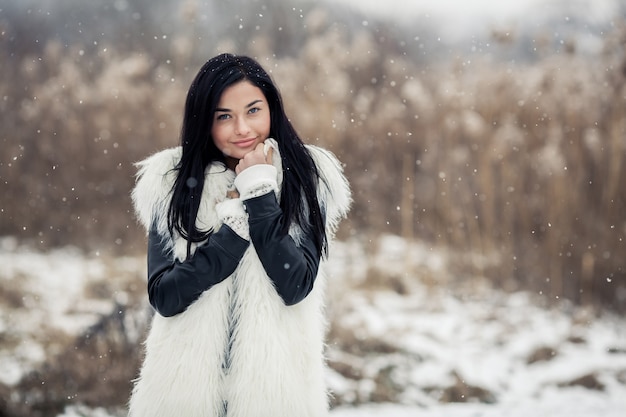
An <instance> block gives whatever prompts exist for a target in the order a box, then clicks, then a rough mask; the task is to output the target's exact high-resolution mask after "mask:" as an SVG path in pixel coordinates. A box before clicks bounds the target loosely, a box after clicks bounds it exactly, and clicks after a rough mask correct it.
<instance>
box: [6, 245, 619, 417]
mask: <svg viewBox="0 0 626 417" xmlns="http://www.w3.org/2000/svg"><path fill="white" fill-rule="evenodd" d="M331 253H332V262H331V264H330V272H331V277H330V283H329V319H330V321H331V326H330V329H329V345H328V358H329V363H330V364H331V368H332V369H331V372H330V373H329V377H328V381H329V385H330V387H331V388H332V389H333V391H334V393H335V408H334V409H333V411H332V413H331V414H332V415H333V416H335V417H369V416H376V417H378V416H390V417H405V416H425V417H504V416H509V417H517V416H519V417H521V416H554V417H566V416H567V417H577V416H581V417H582V416H603V417H618V416H619V417H623V416H625V415H626V319H624V318H623V317H617V316H614V315H611V314H609V313H599V312H596V311H592V310H591V309H582V308H575V307H573V306H571V305H569V304H567V303H561V304H559V305H558V306H556V307H552V308H545V307H542V306H541V305H540V302H539V301H538V300H537V299H536V297H535V296H533V295H532V294H527V293H514V294H505V293H503V292H500V291H497V290H493V289H491V288H490V287H489V286H488V285H486V284H485V283H484V282H483V281H482V280H481V279H480V277H476V278H475V279H474V278H472V279H471V282H460V281H459V280H458V279H455V278H454V277H453V276H451V273H450V272H449V270H448V265H449V264H450V263H451V262H453V258H454V256H453V255H450V254H449V253H447V252H446V251H439V250H435V249H432V248H429V247H427V246H424V245H423V244H421V243H419V242H415V243H409V242H406V241H404V240H402V239H399V238H397V237H393V236H386V237H382V238H381V239H380V242H379V246H378V248H373V249H371V250H370V251H366V250H365V249H364V245H362V244H361V243H360V242H359V241H357V240H353V241H349V242H337V243H336V244H335V246H334V247H333V250H332V252H331ZM0 264H1V265H3V268H2V269H0V285H1V287H2V294H1V295H0V311H1V313H2V314H1V315H0V384H2V385H4V386H6V387H9V388H10V387H14V388H15V387H18V386H19V382H20V380H21V379H22V378H23V377H24V376H25V375H26V374H27V373H28V372H29V371H32V370H36V369H38V367H39V366H41V364H42V363H43V362H44V361H45V360H46V358H47V357H48V356H49V355H51V354H52V353H53V352H54V351H58V350H61V349H65V348H67V346H64V345H62V344H61V343H60V342H58V343H57V342H55V341H54V340H50V337H51V336H50V335H53V334H54V335H58V334H66V335H72V334H74V335H77V334H80V331H81V329H84V328H86V327H87V326H89V325H91V324H93V323H95V322H97V321H98V319H99V318H100V317H102V316H103V315H106V314H110V312H111V310H113V309H114V308H116V307H115V306H119V305H124V304H128V305H132V304H141V303H143V302H145V300H144V301H142V298H143V296H142V293H143V291H145V290H144V288H143V281H142V280H143V279H144V278H143V276H144V265H145V262H144V259H143V258H142V257H127V258H105V257H103V256H99V255H97V254H94V255H90V256H85V255H82V254H81V253H80V252H79V251H78V250H76V249H72V248H67V249H62V250H57V251H52V252H49V253H39V252H35V251H32V250H30V249H29V248H25V247H22V246H20V245H18V244H17V242H15V241H14V240H12V239H10V238H5V239H2V240H0ZM128 331H132V327H129V330H128ZM136 337H138V336H137V335H134V336H132V337H130V339H131V340H132V339H133V338H136ZM137 344H139V341H137ZM4 400H5V401H6V400H8V399H4ZM125 400H126V399H124V398H122V399H120V406H123V403H124V401H125ZM121 415H123V410H122V409H121V408H116V409H112V408H111V407H107V408H106V409H105V408H104V407H103V408H97V407H96V408H93V405H92V407H91V408H89V407H86V406H84V405H82V404H80V403H76V404H70V405H68V406H67V407H66V409H65V411H64V412H63V413H62V414H59V417H60V416H63V417H77V416H92V417H108V416H121Z"/></svg>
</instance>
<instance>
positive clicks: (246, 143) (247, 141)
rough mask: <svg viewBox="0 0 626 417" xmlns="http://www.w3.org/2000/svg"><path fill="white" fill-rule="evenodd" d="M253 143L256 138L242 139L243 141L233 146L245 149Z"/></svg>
mask: <svg viewBox="0 0 626 417" xmlns="http://www.w3.org/2000/svg"><path fill="white" fill-rule="evenodd" d="M255 141H256V138H250V139H244V140H240V141H237V142H235V146H237V147H239V148H247V147H249V146H250V145H252V144H253V143H254V142H255Z"/></svg>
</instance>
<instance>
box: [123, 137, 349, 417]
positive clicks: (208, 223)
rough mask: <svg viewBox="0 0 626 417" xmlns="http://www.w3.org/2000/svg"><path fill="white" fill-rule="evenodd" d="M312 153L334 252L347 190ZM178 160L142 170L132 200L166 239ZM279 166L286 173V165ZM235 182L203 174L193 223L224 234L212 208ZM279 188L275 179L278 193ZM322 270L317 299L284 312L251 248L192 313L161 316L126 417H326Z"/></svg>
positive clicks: (326, 160)
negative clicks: (226, 357) (227, 357)
mask: <svg viewBox="0 0 626 417" xmlns="http://www.w3.org/2000/svg"><path fill="white" fill-rule="evenodd" d="M307 148H308V149H309V151H310V153H311V155H312V157H313V159H314V161H315V163H316V165H317V167H318V170H319V172H320V175H321V177H322V180H321V181H320V182H319V187H318V197H319V201H320V205H321V206H323V207H324V208H325V212H326V225H327V226H326V233H327V236H328V240H329V244H330V241H331V239H332V237H333V236H334V232H335V231H336V228H337V226H338V223H339V221H340V220H341V218H343V217H345V215H346V214H347V211H348V209H349V206H350V203H351V195H350V189H349V186H348V183H347V181H346V179H345V177H344V176H343V173H342V169H341V165H340V163H339V162H338V161H337V159H336V158H335V157H334V155H332V154H331V153H330V152H328V151H325V150H323V149H321V148H318V147H315V146H307ZM180 153H181V149H180V147H178V148H172V149H167V150H164V151H161V152H159V153H157V154H155V155H153V156H151V157H149V158H148V159H146V160H145V161H143V162H141V163H139V168H140V169H139V173H138V181H137V184H136V187H135V189H134V190H133V195H132V196H133V203H134V205H135V210H136V212H137V216H138V218H139V220H140V222H141V223H142V224H143V226H144V227H146V229H148V228H149V227H150V226H151V224H152V222H156V225H157V230H158V231H159V233H160V234H161V236H163V237H165V239H168V238H167V236H168V233H167V211H168V207H169V203H170V198H171V193H170V191H171V188H172V184H173V181H174V179H175V175H176V172H175V171H173V170H172V168H174V166H175V165H176V163H177V162H178V160H179V159H180ZM273 159H274V161H275V165H276V166H277V168H278V172H279V173H280V174H282V167H281V166H280V157H279V156H278V155H275V156H274V158H273ZM234 177H235V174H234V172H232V171H230V170H225V168H224V165H222V164H219V163H216V164H212V165H210V166H209V167H208V168H207V170H206V175H205V185H204V189H203V195H202V202H201V205H200V212H199V213H198V219H197V224H198V226H199V227H200V228H201V229H203V230H206V229H208V228H212V229H213V230H217V229H219V227H220V224H219V220H218V217H217V214H216V212H215V205H216V204H217V203H219V202H220V201H222V200H223V199H224V197H225V196H226V191H227V190H228V188H229V187H231V186H232V184H233V181H234ZM281 179H282V175H279V178H278V181H279V188H280V183H281ZM297 233H298V231H297V229H296V228H292V231H291V232H290V234H292V236H293V237H294V240H295V241H296V242H297V241H298V239H297V236H296V235H297ZM168 243H169V245H170V247H172V248H173V253H174V256H175V257H176V258H177V259H179V260H182V259H184V258H185V255H186V242H185V241H184V239H181V238H175V239H173V240H171V239H170V242H168ZM194 249H195V246H194ZM324 269H325V268H324V260H322V262H321V264H320V268H319V272H318V276H317V278H316V281H315V285H314V288H313V290H312V291H311V293H310V294H309V295H308V296H307V297H306V298H305V299H304V300H303V301H302V302H300V303H298V304H296V305H293V306H285V304H284V303H283V301H282V299H281V298H280V296H279V295H278V294H277V293H276V291H275V289H274V287H273V284H272V282H271V280H270V279H269V277H268V276H267V275H266V273H265V270H264V269H263V266H262V265H261V262H260V260H259V258H258V257H257V255H256V252H255V249H254V246H253V245H252V244H251V245H250V246H249V248H248V249H247V251H246V253H245V254H244V256H243V259H242V260H241V262H240V264H239V266H238V267H237V269H236V270H235V272H234V273H233V274H232V275H231V276H230V277H229V278H228V279H226V280H224V281H223V282H221V283H220V284H218V285H216V286H214V287H212V288H211V289H209V290H207V291H205V292H204V293H203V294H202V295H201V296H200V298H199V299H198V300H196V301H195V302H194V303H193V304H191V305H190V306H189V307H188V308H187V310H186V311H184V312H183V313H180V314H178V315H176V316H174V317H169V318H165V317H162V316H160V315H158V314H156V315H155V316H154V318H153V321H152V325H151V328H150V331H149V334H148V337H147V339H146V341H145V358H144V362H143V365H142V367H141V371H140V376H139V378H138V379H137V380H136V381H135V386H134V389H133V393H132V396H131V399H130V404H129V416H131V417H175V416H181V417H226V416H227V417H322V416H325V415H327V412H328V411H327V410H328V398H327V390H326V386H325V383H324V373H325V372H324V370H325V362H324V353H323V350H324V335H325V328H326V321H325V316H324V291H325V286H326V277H325V274H324ZM231 323H234V326H231ZM231 327H232V329H233V331H234V337H232V338H231V335H229V331H230V330H229V329H231ZM231 339H232V341H231ZM229 341H230V343H232V345H231V346H230V356H231V361H230V363H231V365H230V368H229V369H228V371H227V372H226V371H225V370H224V369H223V363H224V355H225V353H226V352H227V350H228V346H227V345H228V343H229ZM225 404H227V410H228V411H227V414H225V413H224V408H225V407H224V405H225Z"/></svg>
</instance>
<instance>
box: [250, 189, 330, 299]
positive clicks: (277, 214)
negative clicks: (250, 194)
mask: <svg viewBox="0 0 626 417" xmlns="http://www.w3.org/2000/svg"><path fill="white" fill-rule="evenodd" d="M244 205H245V206H246V210H247V212H248V216H249V223H250V239H251V240H252V244H253V245H254V248H255V250H256V252H257V254H258V255H259V259H260V260H261V263H262V264H263V267H264V268H265V272H266V273H267V275H268V276H269V277H270V279H271V280H272V281H273V282H274V286H275V287H276V291H277V292H278V294H279V295H280V296H281V298H282V299H283V301H284V303H285V304H286V305H294V304H297V303H299V302H300V301H302V300H304V298H305V297H306V296H307V295H308V294H309V293H310V292H311V290H312V289H313V284H314V283H315V277H316V276H317V271H318V268H319V264H320V256H321V255H320V253H319V252H318V251H317V249H316V247H315V243H314V242H313V240H312V238H311V237H310V236H308V235H305V236H304V237H303V239H302V242H301V243H300V245H296V243H295V242H294V240H293V239H292V238H291V236H289V235H288V234H286V233H282V232H281V230H280V220H281V218H282V216H283V212H282V210H281V209H280V206H279V204H278V201H277V199H276V195H275V194H274V193H273V192H270V193H267V194H264V195H261V196H259V197H254V198H251V199H248V200H245V201H244Z"/></svg>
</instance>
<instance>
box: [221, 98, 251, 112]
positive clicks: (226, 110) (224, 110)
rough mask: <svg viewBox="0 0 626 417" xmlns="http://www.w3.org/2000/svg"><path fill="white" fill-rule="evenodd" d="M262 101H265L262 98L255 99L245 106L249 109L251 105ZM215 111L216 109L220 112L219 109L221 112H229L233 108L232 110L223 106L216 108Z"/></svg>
mask: <svg viewBox="0 0 626 417" xmlns="http://www.w3.org/2000/svg"><path fill="white" fill-rule="evenodd" d="M262 102H263V100H261V99H257V100H254V101H253V102H252V103H250V104H248V105H246V107H245V108H246V109H249V108H250V107H252V106H254V105H255V104H257V103H262ZM215 111H216V112H218V111H219V112H225V113H228V112H229V111H231V110H230V109H226V108H223V107H218V108H216V109H215Z"/></svg>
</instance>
